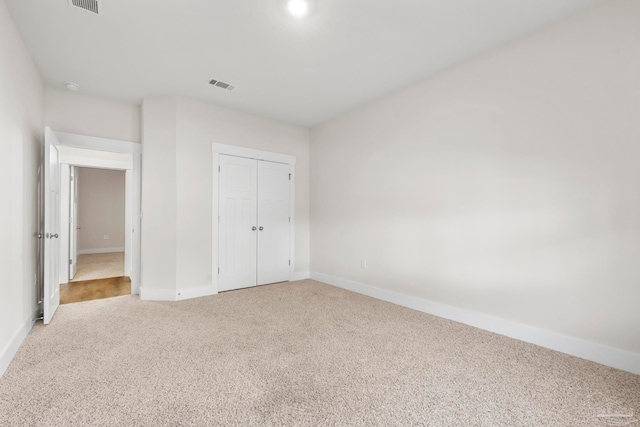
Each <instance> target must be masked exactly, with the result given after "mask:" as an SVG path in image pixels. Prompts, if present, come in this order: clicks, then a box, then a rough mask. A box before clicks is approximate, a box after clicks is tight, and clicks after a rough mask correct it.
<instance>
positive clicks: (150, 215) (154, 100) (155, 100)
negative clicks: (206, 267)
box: [140, 97, 177, 291]
mask: <svg viewBox="0 0 640 427" xmlns="http://www.w3.org/2000/svg"><path fill="white" fill-rule="evenodd" d="M176 120H177V119H176V98H175V97H149V98H145V99H144V101H143V103H142V126H143V135H142V136H143V144H142V148H143V151H144V154H143V156H142V224H141V260H142V273H141V280H140V286H141V287H142V288H144V289H145V290H147V291H148V290H149V289H154V290H175V289H176V236H177V230H176V228H177V219H176V218H177V217H176V210H177V206H176V195H177V190H176Z"/></svg>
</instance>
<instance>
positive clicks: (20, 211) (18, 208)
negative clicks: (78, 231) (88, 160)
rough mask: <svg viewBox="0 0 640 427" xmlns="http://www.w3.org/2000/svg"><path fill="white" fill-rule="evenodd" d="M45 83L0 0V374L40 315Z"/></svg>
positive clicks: (3, 3)
mask: <svg viewBox="0 0 640 427" xmlns="http://www.w3.org/2000/svg"><path fill="white" fill-rule="evenodd" d="M43 90H44V88H43V84H42V80H41V78H40V75H39V73H38V70H37V69H36V67H35V65H34V63H33V60H32V59H31V56H30V55H29V52H28V51H27V49H26V47H25V45H24V43H23V41H22V39H21V37H20V34H19V33H18V30H17V28H16V26H15V24H14V23H13V20H12V19H11V15H10V14H9V11H8V10H7V7H6V5H5V2H4V1H0V141H1V142H2V148H3V154H2V158H3V162H2V167H1V168H0V199H1V200H2V201H3V202H2V203H3V207H2V208H1V209H0V223H2V224H3V225H4V228H5V229H4V232H3V237H2V239H0V272H2V280H0V295H1V297H0V375H2V373H3V372H4V371H5V369H6V368H7V366H8V364H9V362H10V361H11V359H12V358H13V355H14V353H15V351H16V350H17V349H18V347H19V345H20V343H22V340H23V339H24V337H25V336H26V334H27V333H28V332H29V330H30V329H31V326H32V325H33V319H34V317H35V316H36V315H37V310H38V305H37V284H36V274H37V263H36V256H37V244H38V240H37V238H36V233H37V232H38V223H37V209H38V201H37V198H38V192H37V191H38V167H39V165H40V155H41V152H42V140H43V138H44V137H43V133H44V132H43V131H44V125H43V117H42V111H43Z"/></svg>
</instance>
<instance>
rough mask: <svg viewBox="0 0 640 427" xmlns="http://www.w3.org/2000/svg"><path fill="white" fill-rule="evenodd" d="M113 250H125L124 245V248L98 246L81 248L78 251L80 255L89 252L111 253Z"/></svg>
mask: <svg viewBox="0 0 640 427" xmlns="http://www.w3.org/2000/svg"><path fill="white" fill-rule="evenodd" d="M113 252H124V247H122V248H98V249H80V250H79V251H78V254H79V255H88V254H110V253H113Z"/></svg>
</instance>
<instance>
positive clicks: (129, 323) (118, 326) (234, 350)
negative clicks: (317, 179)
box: [0, 280, 640, 427]
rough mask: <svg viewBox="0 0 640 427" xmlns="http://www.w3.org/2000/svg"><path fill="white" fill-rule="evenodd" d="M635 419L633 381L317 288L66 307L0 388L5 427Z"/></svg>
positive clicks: (27, 347)
mask: <svg viewBox="0 0 640 427" xmlns="http://www.w3.org/2000/svg"><path fill="white" fill-rule="evenodd" d="M616 405H617V406H616ZM631 410H635V411H638V410H640V376H637V375H633V374H629V373H625V372H622V371H618V370H615V369H612V368H607V367H604V366H601V365H597V364H595V363H591V362H587V361H585V360H581V359H577V358H574V357H571V356H567V355H564V354H561V353H557V352H554V351H551V350H546V349H543V348H540V347H537V346H534V345H531V344H527V343H524V342H521V341H517V340H513V339H509V338H505V337H502V336H499V335H495V334H492V333H489V332H485V331H481V330H479V329H475V328H472V327H468V326H465V325H462V324H459V323H455V322H451V321H447V320H443V319H440V318H437V317H433V316H430V315H426V314H423V313H420V312H416V311H412V310H409V309H406V308H403V307H399V306H395V305H392V304H389V303H385V302H381V301H378V300H374V299H371V298H368V297H365V296H361V295H358V294H354V293H351V292H347V291H344V290H341V289H338V288H334V287H331V286H328V285H324V284H321V283H318V282H314V281H311V280H307V281H302V282H294V283H283V284H276V285H270V286H263V287H259V288H253V289H246V290H240V291H235V292H227V293H223V294H220V295H217V296H211V297H206V298H199V299H193V300H187V301H182V302H177V303H166V302H144V301H140V300H139V299H138V298H137V297H134V296H123V297H117V298H111V299H105V300H96V301H88V302H81V303H77V304H70V305H65V306H61V307H60V308H59V309H58V313H57V314H56V315H55V317H54V319H53V322H52V323H51V324H50V325H49V326H43V325H41V324H38V325H36V327H35V328H34V329H33V331H32V332H31V333H30V334H29V336H28V337H27V339H26V341H25V343H24V344H23V346H22V347H21V348H20V350H19V351H18V353H17V355H16V357H15V359H14V361H13V363H12V364H11V366H10V367H9V369H8V370H7V372H6V373H5V375H4V377H3V378H2V379H0V424H2V425H10V426H14V425H20V426H22V425H30V426H31V425H34V426H65V425H77V426H89V425H91V426H93V425H99V426H103V425H104V426H107V425H113V426H115V425H123V426H178V425H211V426H234V425H235V426H248V425H257V426H275V425H286V426H375V425H384V426H411V425H421V426H427V425H428V426H581V427H584V426H603V425H607V424H606V423H605V421H606V420H604V419H602V418H594V417H595V415H597V414H599V413H600V414H604V413H606V412H609V413H617V414H618V415H621V413H622V411H627V415H628V416H627V417H626V418H624V419H623V418H620V417H618V418H619V419H623V421H624V420H627V421H631V419H632V417H631V415H630V412H629V411H631ZM636 413H637V412H636ZM622 415H624V414H622ZM636 417H637V416H636ZM618 421H619V420H618ZM632 425H633V424H632Z"/></svg>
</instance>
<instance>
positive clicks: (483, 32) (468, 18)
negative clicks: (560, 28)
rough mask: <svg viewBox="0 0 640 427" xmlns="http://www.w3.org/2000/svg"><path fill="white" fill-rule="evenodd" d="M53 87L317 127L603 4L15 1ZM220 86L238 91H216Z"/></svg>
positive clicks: (557, 0)
mask: <svg viewBox="0 0 640 427" xmlns="http://www.w3.org/2000/svg"><path fill="white" fill-rule="evenodd" d="M5 1H6V3H7V5H8V6H9V9H10V10H11V13H12V15H13V18H14V20H15V21H16V24H17V25H18V28H19V29H20V32H21V34H22V37H23V38H24V41H25V43H26V44H27V47H28V48H29V50H30V52H31V54H32V56H33V58H34V60H35V62H36V64H37V66H38V68H39V70H40V72H41V74H42V77H43V79H44V80H45V83H46V84H48V85H51V86H56V87H61V88H62V83H63V82H65V81H73V82H76V83H78V84H79V85H80V90H81V91H82V92H83V93H87V94H93V95H99V96H104V97H108V98H111V99H118V100H122V101H126V102H130V103H140V102H141V99H142V98H143V97H145V96H148V95H158V94H177V95H183V96H187V97H191V98H196V99H201V100H204V101H208V102H211V103H215V104H218V105H222V106H226V107H230V108H234V109H238V110H241V111H246V112H250V113H255V114H258V115H261V116H265V117H270V118H274V119H277V120H281V121H285V122H289V123H294V124H299V125H303V126H309V127H310V126H314V125H316V124H319V123H322V122H324V121H326V120H328V119H330V118H332V117H335V116H337V115H339V114H341V113H344V112H346V111H349V110H351V109H353V108H355V107H357V106H359V105H362V104H364V103H366V102H368V101H371V100H373V99H375V98H377V97H379V96H381V95H384V94H386V93H389V92H392V91H393V90H395V89H398V88H401V87H403V86H406V85H408V84H410V83H412V82H415V81H417V80H420V79H421V78H424V77H426V76H428V75H430V74H433V73H435V72H437V71H439V70H442V69H443V68H446V67H449V66H451V65H453V64H455V63H457V62H460V61H463V60H465V59H467V58H470V57H473V56H474V55H477V54H478V53H481V52H483V51H486V50H487V49H491V48H492V47H495V46H498V45H500V44H504V43H506V42H508V41H510V40H513V39H515V38H517V37H519V36H521V35H524V34H526V33H528V32H531V31H533V30H535V29H538V28H540V27H543V26H545V25H548V24H549V23H551V22H553V21H556V20H558V19H559V18H561V17H563V16H566V15H569V14H571V13H574V12H576V11H578V10H580V9H583V8H585V7H588V6H590V5H592V4H595V3H597V2H599V1H600V0H315V1H316V4H315V10H314V12H313V14H312V15H310V16H308V17H306V18H305V19H296V18H293V17H290V16H288V15H286V14H285V13H284V12H283V9H282V7H281V6H282V5H281V4H280V2H281V1H282V0H180V1H177V0H173V1H170V0H164V1H163V0H102V3H101V5H102V13H101V14H100V15H99V16H96V15H93V14H91V13H90V12H86V11H84V10H81V9H78V8H74V7H72V6H69V3H68V0H5ZM212 78H216V79H218V80H222V81H224V82H228V83H231V84H232V85H234V86H236V89H235V90H234V91H226V90H223V89H220V88H215V87H212V86H210V85H209V84H208V82H209V80H210V79H212Z"/></svg>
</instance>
